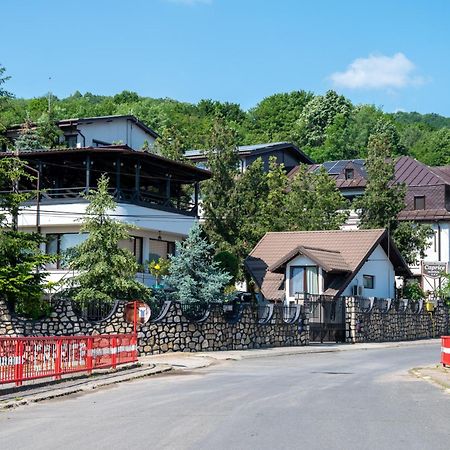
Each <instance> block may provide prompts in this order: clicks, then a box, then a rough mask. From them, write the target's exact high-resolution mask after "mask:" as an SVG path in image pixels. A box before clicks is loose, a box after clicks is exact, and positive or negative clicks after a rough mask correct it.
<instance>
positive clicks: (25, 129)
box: [14, 117, 45, 151]
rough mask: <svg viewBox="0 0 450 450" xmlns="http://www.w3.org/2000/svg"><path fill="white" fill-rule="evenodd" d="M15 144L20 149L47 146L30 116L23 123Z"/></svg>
mask: <svg viewBox="0 0 450 450" xmlns="http://www.w3.org/2000/svg"><path fill="white" fill-rule="evenodd" d="M14 146H15V148H16V149H17V150H19V151H22V150H35V149H39V148H45V146H44V143H43V142H42V140H41V137H40V136H39V132H38V130H37V127H36V125H35V124H33V122H31V119H30V118H29V117H27V118H26V120H25V122H24V123H23V125H22V129H21V130H20V133H19V136H18V137H17V139H16V141H15V142H14Z"/></svg>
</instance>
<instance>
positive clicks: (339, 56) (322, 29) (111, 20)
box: [0, 0, 450, 116]
mask: <svg viewBox="0 0 450 450" xmlns="http://www.w3.org/2000/svg"><path fill="white" fill-rule="evenodd" d="M0 15H1V22H0V23H1V26H0V64H1V65H3V66H5V67H6V69H7V74H8V75H10V76H11V79H10V80H9V81H8V83H7V85H6V88H7V89H8V90H9V91H11V92H13V93H14V94H15V95H16V96H17V97H25V98H30V97H37V96H41V95H45V94H46V93H47V92H48V91H51V92H53V93H54V94H55V95H57V96H58V97H60V98H62V97H65V96H68V95H70V94H71V93H73V92H75V91H76V90H78V91H80V92H82V93H84V92H92V93H94V94H102V95H113V94H116V93H118V92H121V91H123V90H131V91H136V92H137V93H138V94H140V95H143V96H149V97H170V98H174V99H177V100H181V101H188V102H198V101H199V100H200V99H202V98H211V99H214V100H220V101H229V102H235V103H239V104H240V105H241V106H242V108H244V109H249V108H251V107H253V106H255V105H256V104H257V103H258V102H259V101H261V100H262V99H263V98H264V97H266V96H268V95H271V94H274V93H279V92H289V91H293V90H301V89H304V90H307V91H312V92H314V93H315V94H323V93H325V92H326V91H327V90H328V89H335V90H336V91H337V92H339V93H341V94H344V95H346V96H347V97H348V98H350V99H351V100H352V101H353V102H354V103H356V104H359V103H370V104H374V105H376V106H379V107H382V108H383V110H384V111H387V112H394V111H418V112H421V113H429V112H435V113H438V114H442V115H446V116H450V89H449V79H450V58H449V54H450V51H449V50H450V26H448V20H449V18H450V1H449V0H426V1H423V0H390V1H387V0H364V1H361V0H339V1H338V0H314V1H305V0H133V1H124V0H122V1H118V0H90V1H86V0H78V1H76V2H61V1H60V0H59V1H56V0H1V2H0Z"/></svg>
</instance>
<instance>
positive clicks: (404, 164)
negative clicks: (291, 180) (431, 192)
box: [289, 156, 450, 188]
mask: <svg viewBox="0 0 450 450" xmlns="http://www.w3.org/2000/svg"><path fill="white" fill-rule="evenodd" d="M320 167H323V168H325V169H326V171H327V172H328V173H329V174H330V175H331V176H334V178H335V179H336V183H337V186H338V187H339V188H346V187H349V188H351V187H364V186H365V185H366V181H367V172H366V169H365V160H364V159H343V160H340V161H326V162H324V163H322V164H313V165H311V166H310V168H309V170H310V171H313V172H315V171H317V170H319V168H320ZM350 167H351V168H354V169H355V178H354V179H351V180H346V179H345V178H344V177H343V175H344V172H345V169H346V168H350ZM298 170H299V169H298V167H295V168H294V169H292V170H291V172H290V173H289V176H290V177H292V176H294V175H295V174H296V173H297V171H298ZM395 180H396V181H397V183H405V184H406V185H407V186H436V185H440V184H450V166H443V167H428V166H427V165H426V164H424V163H422V162H420V161H417V160H416V159H414V158H411V157H410V156H401V157H400V158H398V159H397V161H396V163H395Z"/></svg>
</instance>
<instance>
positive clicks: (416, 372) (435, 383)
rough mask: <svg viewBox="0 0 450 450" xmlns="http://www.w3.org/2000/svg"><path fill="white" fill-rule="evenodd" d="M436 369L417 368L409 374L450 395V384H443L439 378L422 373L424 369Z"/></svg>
mask: <svg viewBox="0 0 450 450" xmlns="http://www.w3.org/2000/svg"><path fill="white" fill-rule="evenodd" d="M434 368H435V367H415V368H414V369H411V370H410V371H409V373H410V374H411V375H413V376H415V377H416V378H419V379H420V380H422V381H426V382H427V383H429V384H432V385H433V386H434V387H437V388H439V389H440V390H442V391H444V392H445V393H446V394H450V384H447V383H443V382H442V381H440V380H438V379H437V378H434V377H433V376H432V375H424V374H423V373H422V372H421V371H422V370H424V369H434Z"/></svg>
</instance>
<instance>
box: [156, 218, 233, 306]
mask: <svg viewBox="0 0 450 450" xmlns="http://www.w3.org/2000/svg"><path fill="white" fill-rule="evenodd" d="M175 245H176V255H175V256H172V257H171V258H170V268H169V275H167V276H166V277H164V282H165V284H166V285H168V286H172V287H173V288H174V289H175V298H176V299H177V300H178V301H179V302H181V303H197V302H198V303H203V304H209V303H214V302H220V301H223V300H224V298H225V295H224V289H225V287H226V286H227V285H228V284H229V282H230V280H231V278H232V277H231V275H229V274H228V273H226V272H225V271H223V270H222V269H221V268H220V267H219V264H218V263H217V262H216V261H214V259H213V254H214V246H213V245H212V244H209V243H208V242H207V241H206V239H205V238H204V237H202V234H201V228H200V225H199V224H198V223H196V224H194V226H193V227H192V228H191V230H190V232H189V235H188V237H187V238H186V240H185V241H184V242H177V243H176V244H175Z"/></svg>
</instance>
